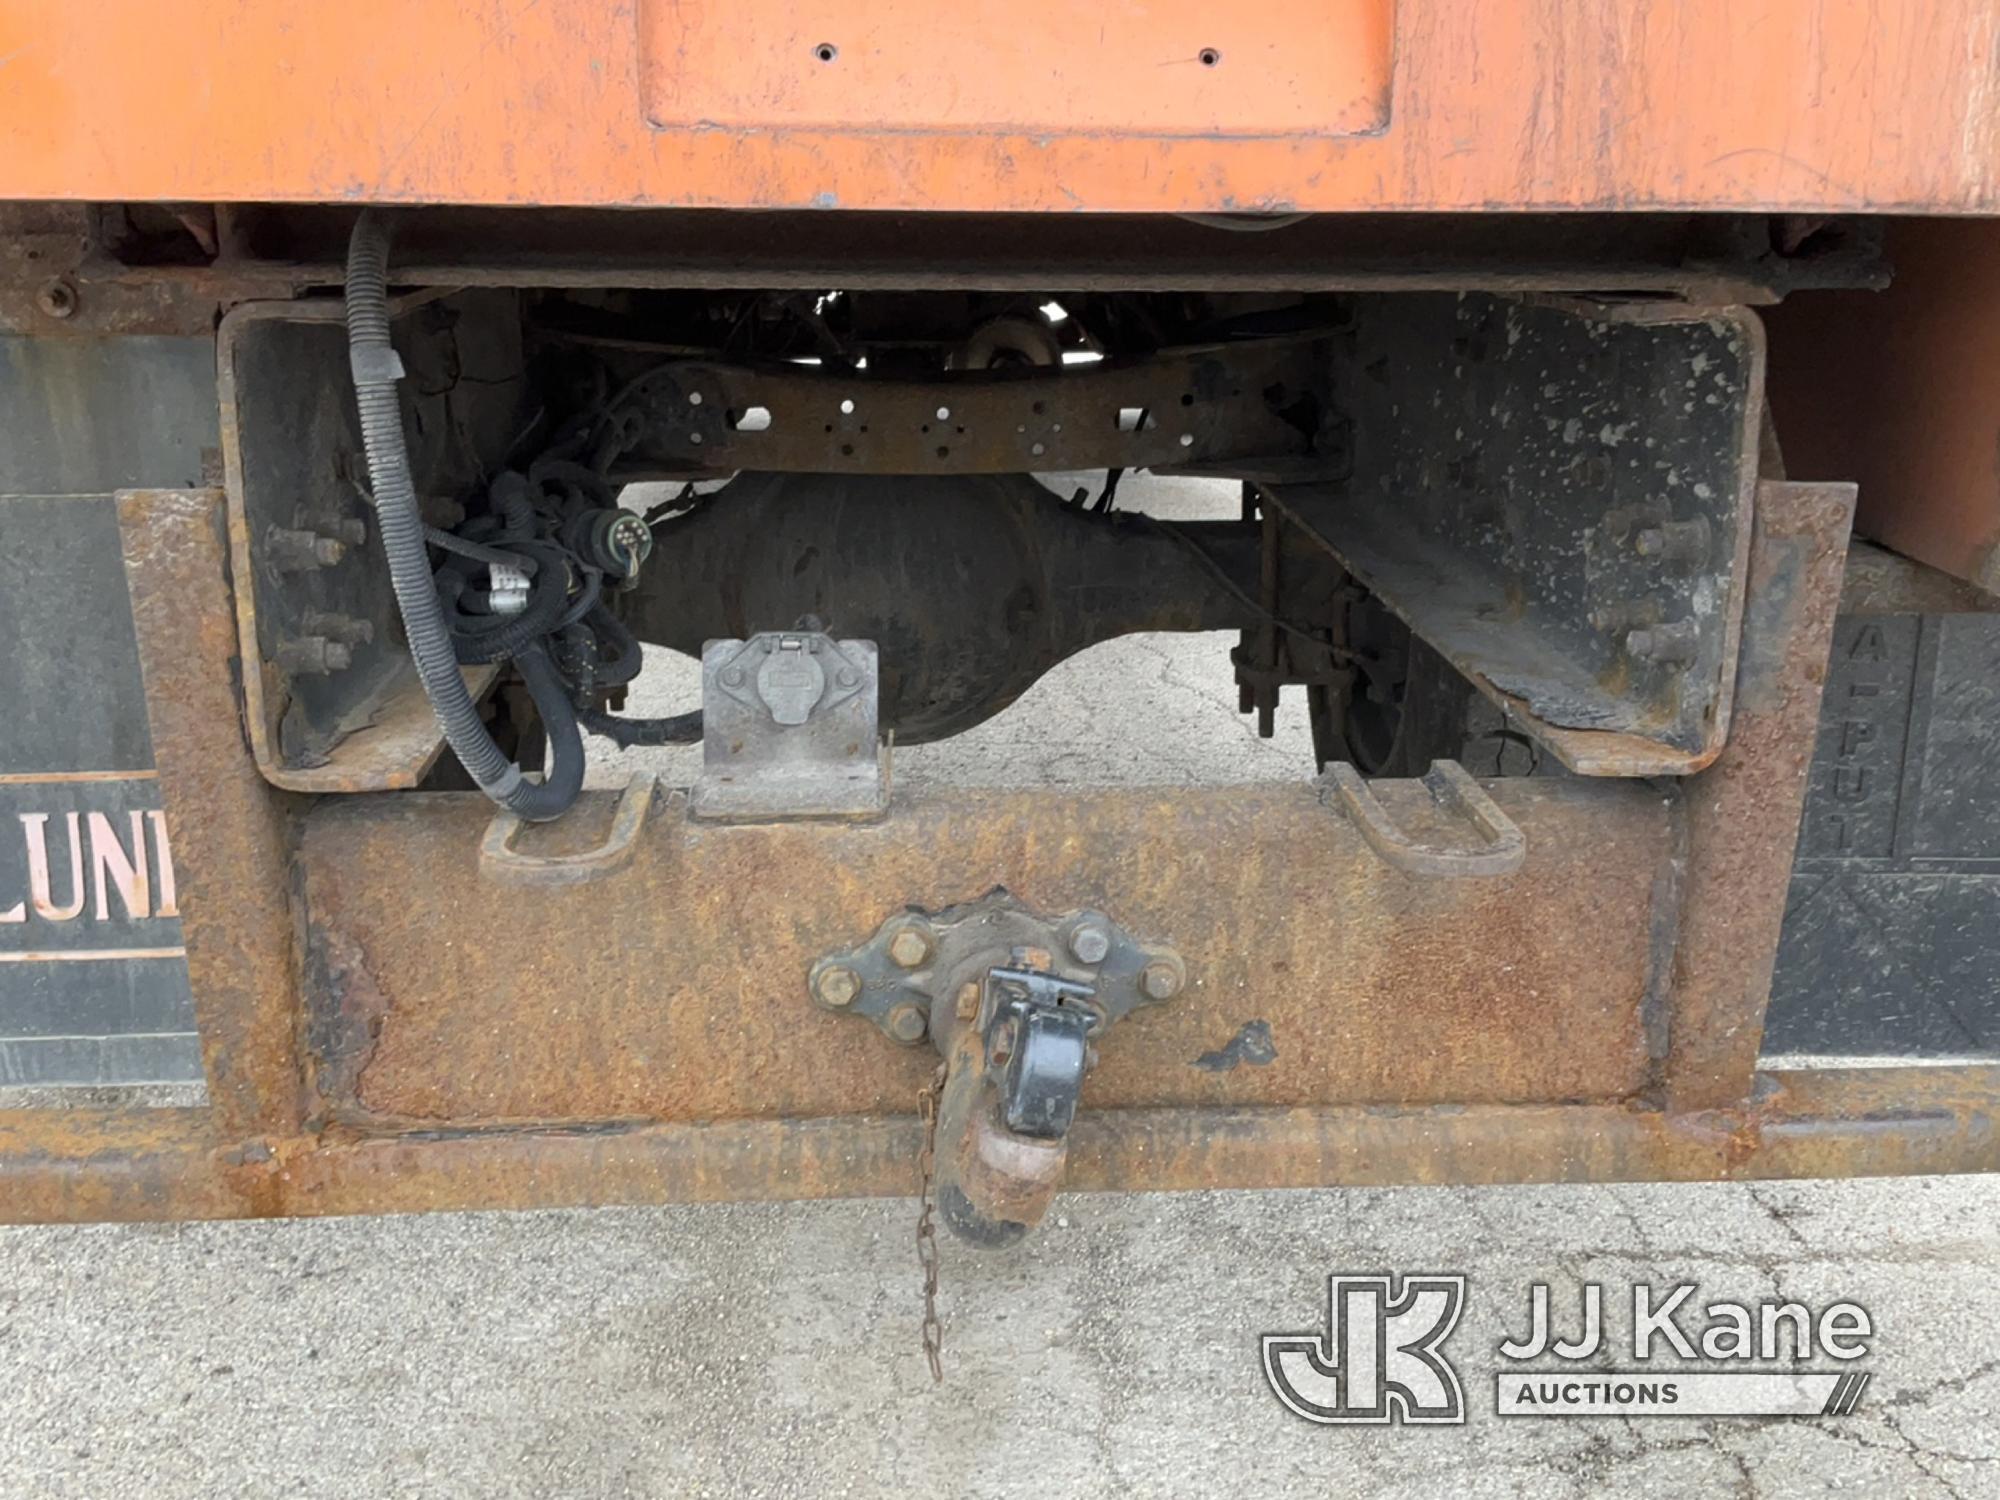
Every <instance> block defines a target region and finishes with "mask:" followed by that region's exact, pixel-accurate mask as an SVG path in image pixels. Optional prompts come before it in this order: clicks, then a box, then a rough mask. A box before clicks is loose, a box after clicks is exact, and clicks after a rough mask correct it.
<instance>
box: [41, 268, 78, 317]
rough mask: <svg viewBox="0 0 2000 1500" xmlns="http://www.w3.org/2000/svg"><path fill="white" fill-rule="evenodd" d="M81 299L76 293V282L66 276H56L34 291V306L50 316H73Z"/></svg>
mask: <svg viewBox="0 0 2000 1500" xmlns="http://www.w3.org/2000/svg"><path fill="white" fill-rule="evenodd" d="M81 303H82V299H81V298H79V297H78V296H77V294H76V283H75V282H73V281H71V280H70V279H69V278H68V277H67V276H58V277H57V278H56V279H55V280H54V281H51V282H49V283H48V284H47V285H46V286H44V287H43V288H42V289H41V290H40V291H39V292H37V293H35V306H37V307H39V308H40V309H41V310H42V311H43V312H45V313H47V314H48V315H49V316H50V317H52V318H73V317H75V316H76V310H77V308H78V307H79V306H80V305H81Z"/></svg>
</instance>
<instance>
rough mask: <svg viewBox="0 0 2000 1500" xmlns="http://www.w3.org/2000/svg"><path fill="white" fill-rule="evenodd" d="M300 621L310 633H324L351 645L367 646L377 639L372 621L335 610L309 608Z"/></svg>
mask: <svg viewBox="0 0 2000 1500" xmlns="http://www.w3.org/2000/svg"><path fill="white" fill-rule="evenodd" d="M299 623H300V624H301V625H303V626H304V627H305V630H306V633H307V634H308V635H323V636H325V637H327V639H329V640H334V641H340V642H342V643H343V644H345V645H349V646H365V645H367V644H368V643H369V642H370V641H372V640H374V639H375V626H374V624H373V623H372V622H370V621H368V620H362V619H358V618H356V617H355V616H353V615H343V614H340V613H339V612H337V611H335V610H326V609H309V610H307V611H306V612H305V613H304V614H303V615H301V616H299Z"/></svg>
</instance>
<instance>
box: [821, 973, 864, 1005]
mask: <svg viewBox="0 0 2000 1500" xmlns="http://www.w3.org/2000/svg"><path fill="white" fill-rule="evenodd" d="M813 993H814V994H816V995H817V996H819V1001H820V1004H822V1005H830V1006H832V1007H833V1008H834V1009H835V1010H842V1009H845V1008H846V1007H847V1006H850V1005H852V1004H853V1003H854V997H855V996H856V995H858V994H860V993H861V976H860V975H858V974H856V973H855V972H854V971H853V970H852V969H849V968H845V967H842V966H841V965H838V964H836V965H834V967H832V968H830V969H822V970H821V971H820V975H819V978H818V979H816V980H814V981H813Z"/></svg>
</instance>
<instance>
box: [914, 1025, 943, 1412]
mask: <svg viewBox="0 0 2000 1500" xmlns="http://www.w3.org/2000/svg"><path fill="white" fill-rule="evenodd" d="M944 1076H945V1064H943V1063H939V1064H938V1068H937V1072H935V1073H933V1074H932V1075H931V1081H930V1082H929V1083H927V1084H925V1085H924V1086H923V1088H922V1090H921V1091H919V1093H918V1094H917V1115H918V1117H919V1118H920V1119H921V1120H922V1121H923V1123H924V1145H923V1149H922V1150H921V1151H920V1152H918V1153H917V1174H918V1178H919V1181H920V1184H921V1186H920V1191H921V1192H922V1194H923V1209H922V1211H921V1212H919V1213H918V1215H917V1264H918V1265H920V1266H922V1267H923V1270H924V1358H925V1359H926V1360H928V1361H930V1367H931V1379H932V1380H934V1381H936V1382H938V1383H939V1384H942V1383H943V1382H944V1324H942V1323H941V1322H939V1321H938V1310H937V1289H938V1242H937V1226H936V1225H935V1224H933V1223H932V1222H931V1211H932V1209H933V1208H935V1207H936V1193H935V1187H936V1183H935V1180H934V1179H935V1177H936V1168H937V1116H938V1096H939V1095H940V1094H942V1093H943V1092H944Z"/></svg>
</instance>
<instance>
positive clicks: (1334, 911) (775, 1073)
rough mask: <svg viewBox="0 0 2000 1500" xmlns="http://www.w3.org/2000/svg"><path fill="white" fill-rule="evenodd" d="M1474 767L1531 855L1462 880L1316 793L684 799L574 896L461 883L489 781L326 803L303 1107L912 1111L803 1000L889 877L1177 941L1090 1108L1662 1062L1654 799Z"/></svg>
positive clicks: (1628, 1068)
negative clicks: (1244, 1055) (1254, 1027)
mask: <svg viewBox="0 0 2000 1500" xmlns="http://www.w3.org/2000/svg"><path fill="white" fill-rule="evenodd" d="M1487 790H1488V791H1489V793H1490V795H1491V796H1492V798H1493V800H1494V802H1495V803H1496V804H1497V805H1498V806H1499V807H1500V808H1501V809H1502V810H1503V811H1504V812H1505V814H1506V816H1507V817H1508V818H1510V819H1511V820H1512V821H1513V822H1514V823H1515V824H1517V825H1518V826H1519V827H1520V828H1521V830H1522V831H1523V832H1524V834H1525V835H1526V843H1527V850H1528V852H1527V855H1526V859H1525V862H1524V863H1523V865H1522V867H1521V868H1520V870H1519V871H1518V872H1516V873H1515V874H1513V875H1508V876H1501V877H1496V878H1492V879H1485V880H1425V879H1420V878H1415V877H1412V876H1409V875H1405V874H1401V873H1398V872H1396V871H1394V870H1392V869H1390V868H1389V867H1388V866H1386V865H1385V864H1383V863H1382V861H1381V860H1380V859H1379V858H1378V856H1377V855H1376V854H1375V853H1374V852H1372V851H1371V850H1370V848H1369V846H1368V844H1367V842H1366V841H1365V839H1364V838H1363V836H1362V835H1361V833H1360V832H1358V831H1357V830H1356V828H1355V827H1354V825H1353V823H1352V822H1351V821H1350V820H1349V819H1348V817H1347V816H1346V815H1345V814H1344V813H1343V812H1342V811H1341V810H1340V808H1339V806H1338V804H1337V803H1336V802H1335V801H1334V800H1333V798H1332V797H1331V795H1330V794H1325V793H1323V792H1322V790H1321V789H1319V788H1316V787H1315V786H1313V785H1311V784H1308V783H1296V784H1289V785H1266V786H1241V787H1215V788H1208V789H1204V790H1201V791H1196V792H1190V791H1185V790H1181V789H1174V790H1171V791H1167V790H1119V791H1106V790H1092V791H1088V792H1079V791H1060V790H1049V789H1033V790H1023V791H993V792H958V791H955V792H937V793H932V794H929V795H926V796H923V797H921V798H917V797H912V798H909V799H906V800H905V801H904V802H903V803H902V804H900V805H899V806H898V807H897V808H896V809H895V811H894V813H893V815H892V816H891V817H890V819H889V820H888V821H887V822H885V823H883V824H880V825H876V826H872V827H855V826H851V825H841V824H833V823H804V822H793V823H781V824H764V825H742V826H731V827H716V826H708V825H702V824H697V823H692V822H690V821H688V819H687V817H686V814H685V810H684V808H682V807H681V806H680V805H679V804H677V803H676V804H670V805H668V806H666V807H664V808H663V809H662V810H661V811H659V812H657V813H656V814H655V815H654V816H653V818H652V819H651V820H650V821H649V822H648V823H647V824H646V826H645V828H644V829H643V831H641V832H640V833H639V835H638V837H637V839H636V841H635V846H634V848H633V850H632V853H631V855H630V859H629V863H627V864H626V866H625V867H624V868H623V869H621V870H619V871H618V872H617V873H615V874H613V875H610V876H607V877H606V878H604V879H602V880H598V881H595V882H592V883H590V884H588V885H585V886H570V887H563V888H534V887H523V886H521V885H519V884H518V883H515V882H496V881H489V880H483V879H480V878H479V877H478V875H477V873H476V871H477V862H476V855H477V851H478V849H479V847H480V841H481V838H482V835H483V834H484V833H485V831H486V829H487V826H488V821H489V819H490V817H491V815H492V809H491V806H490V804H488V803H487V802H486V801H485V800H484V799H483V798H480V797H478V796H476V795H472V794H426V793H416V794H402V795H398V796H394V797H378V798H342V799H339V800H337V801H328V802H324V803H321V804H319V805H318V806H317V807H316V808H315V809H314V810H313V812H312V813H311V814H310V816H309V817H308V818H307V819H306V822H305V829H304V836H303V839H302V841H301V846H300V851H299V866H300V869H301V871H302V886H301V890H302V896H303V901H304V908H305V911H304V915H305V926H306V931H307V933H308V940H307V941H308V947H309V951H311V952H312V953H315V954H318V955H322V956H323V959H324V961H322V962H315V963H313V964H312V965H310V966H309V973H308V980H307V995H306V1006H307V1012H308V1014H309V1016H310V1017H311V1026H312V1035H313V1037H314V1039H315V1044H316V1046H317V1047H318V1048H319V1049H320V1051H321V1053H322V1057H321V1063H322V1082H323V1085H324V1086H326V1087H327V1088H328V1090H329V1092H328V1095H327V1098H326V1100H325V1103H326V1105H327V1106H328V1107H329V1108H330V1109H331V1111H332V1113H333V1115H334V1117H336V1118H339V1119H343V1120H347V1121H350V1122H352V1123H355V1124H357V1125H364V1126H380V1125H385V1124H416V1123H429V1124H438V1125H449V1126H468V1125H482V1124H487V1125H490V1124H496V1123H521V1122H550V1121H557V1120H571V1119H575V1120H605V1119H624V1118H652V1119H681V1120H693V1119H731V1118H744V1117H776V1116H795V1117H811V1116H820V1115H843V1114H858V1113H887V1112H893V1111H898V1110H902V1109H906V1108H908V1101H909V1100H911V1099H913V1098H914V1097H915V1096H916V1092H917V1089H918V1087H919V1085H920V1084H921V1083H922V1082H923V1080H924V1077H925V1075H926V1073H927V1070H928V1068H929V1067H930V1066H931V1065H933V1064H934V1062H935V1059H934V1058H929V1059H926V1058H925V1057H923V1056H920V1055H918V1054H917V1053H915V1052H911V1051H904V1050H901V1049H897V1048H893V1047H889V1046H886V1045H884V1043H883V1039H882V1038H881V1036H880V1035H878V1034H877V1033H876V1032H874V1031H873V1030H872V1029H871V1028H867V1027H857V1026H853V1025H849V1024H845V1023H844V1018H843V1017H840V1016H838V1015H834V1014H830V1013H828V1012H826V1011H825V1010H823V1009H822V1008H820V1007H817V1006H815V1005H813V1004H812V1003H811V1001H810V999H809V998H808V996H807V994H806V989H805V985H806V976H807V974H808V972H809V970H810V969H811V967H812V964H813V962H814V960H815V959H816V958H818V957H819V956H820V955H822V954H824V953H828V952H832V951H835V950H838V949H842V948H845V947H847V946H849V945H850V944H852V943H854V942H855V941H857V940H858V939H860V938H863V937H865V936H866V935H867V934H868V933H869V932H871V931H873V930H874V929H875V928H876V927H878V926H879V925H880V924H881V923H882V922H883V921H884V920H885V919H886V918H888V917H889V916H891V915H893V914H894V913H895V912H897V911H900V910H902V909H903V908H904V907H905V906H906V905H907V904H909V903H910V902H912V901H918V902H921V903H924V904H928V905H939V904H948V903H950V902H953V901H959V900H969V899H972V898H974V897H977V896H979V895H980V894H982V893H984V892H986V891H988V890H991V889H992V888H993V887H994V886H995V885H996V884H999V885H1004V886H1005V887H1006V888H1007V889H1008V890H1010V891H1012V892H1013V893H1014V894H1015V895H1016V896H1017V897H1019V898H1020V899H1021V900H1022V901H1023V902H1026V903H1028V904H1029V905H1032V906H1035V907H1037V908H1039V909H1042V910H1052V911H1063V910H1074V909H1082V908H1089V909H1093V910H1099V911H1105V912H1111V913H1115V914H1116V915H1117V917H1118V920H1119V921H1120V922H1122V923H1126V924H1129V925H1130V926H1131V927H1132V928H1133V930H1136V931H1144V932H1148V933H1161V934H1171V935H1172V938H1173V942H1174V945H1175V947H1176V948H1177V949H1178V950H1179V951H1180V952H1181V953H1183V954H1184V955H1185V956H1186V957H1187V960H1188V963H1189V968H1190V971H1191V983H1190V986H1189V993H1188V995H1187V997H1186V1002H1187V1003H1184V1004H1176V1005H1174V1006H1171V1007H1161V1008H1159V1009H1157V1010H1149V1011H1148V1012H1147V1013H1146V1014H1145V1015H1143V1016H1140V1017H1135V1018H1134V1019H1133V1020H1132V1021H1131V1022H1130V1024H1127V1025H1121V1026H1120V1027H1119V1028H1118V1030H1117V1033H1116V1034H1115V1035H1114V1036H1113V1037H1111V1038H1110V1039H1109V1041H1108V1042H1107V1044H1106V1045H1105V1047H1104V1049H1103V1061H1102V1065H1101V1066H1100V1067H1099V1068H1098V1069H1097V1070H1096V1071H1094V1072H1093V1073H1092V1074H1091V1076H1090V1079H1089V1081H1088V1083H1087V1084H1086V1086H1085V1090H1084V1107H1085V1109H1086V1111H1089V1110H1096V1109H1105V1108H1124V1107H1145V1106H1154V1107H1156V1106H1194V1105H1203V1104H1230V1105H1307V1104H1327V1103H1336V1102H1350V1103H1351V1102H1364V1101H1365V1102H1380V1103H1446V1102H1449V1103H1453V1104H1470V1103H1498V1102H1521V1101H1527V1100H1536V1099H1589V1100H1612V1099H1621V1098H1624V1097H1627V1096H1629V1095H1631V1094H1633V1093H1635V1092H1637V1091H1639V1090H1641V1089H1643V1088H1645V1087H1647V1086H1648V1084H1649V1081H1650V1078H1651V1064H1650V1061H1649V1058H1648V1054H1647V1048H1646V1044H1645V1038H1644V1032H1643V1023H1642V1019H1641V1014H1640V1009H1641V1008H1640V997H1641V995H1642V994H1643V992H1644V989H1645V983H1646V973H1647V964H1648V932H1649V927H1650V922H1651V917H1650V910H1649V908H1650V902H1651V900H1652V884H1653V876H1654V872H1655V870H1656V868H1657V866H1658V865H1659V863H1660V861H1661V860H1662V859H1663V858H1664V857H1665V855H1666V850H1667V842H1668V835H1669V829H1668V821H1667V816H1666V810H1665V808H1664V806H1663V805H1662V802H1661V800H1660V798H1659V797H1658V795H1657V794H1656V793H1654V792H1653V791H1652V790H1651V789H1650V788H1646V787H1641V786H1636V785H1632V784H1627V783H1592V782H1584V781H1581V780H1576V781H1549V782H1543V781H1526V780H1510V781H1501V782H1496V783H1492V784H1490V785H1489V786H1488V788H1487ZM1375 791H1376V794H1377V796H1378V797H1379V798H1380V800H1381V802H1382V803H1383V805H1384V807H1385V808H1386V809H1387V811H1388V814H1389V815H1390V816H1392V817H1394V818H1395V819H1396V820H1397V821H1398V823H1399V824H1400V825H1401V826H1403V827H1405V828H1408V829H1410V830H1411V831H1412V833H1413V835H1414V836H1419V837H1427V838H1429V837H1445V836H1449V837H1458V836H1459V835H1460V829H1459V827H1458V825H1457V823H1456V821H1455V820H1454V819H1453V818H1452V816H1451V815H1450V814H1449V813H1448V812H1447V811H1446V810H1444V809H1442V808H1440V807H1439V805H1438V804H1437V802H1436V800H1435V799H1434V798H1433V797H1432V796H1431V795H1430V793H1429V792H1428V791H1427V790H1426V789H1425V787H1424V786H1423V784H1422V783H1420V782H1415V781H1393V780H1392V781H1381V782H1377V783H1376V784H1375ZM616 805H617V798H616V796H615V795H612V794H603V795H589V794H587V795H586V797H585V798H584V800H583V801H582V802H581V803H580V804H579V806H578V808H577V810H576V811H575V813H573V814H572V815H571V816H570V817H569V818H566V819H564V820H563V821H562V822H561V823H559V824H555V825H548V826H538V827H534V828H529V829H525V830H523V831H522V833H521V836H520V838H519V840H518V841H517V842H518V844H519V845H520V846H521V848H522V850H523V852H524V853H527V854H549V855H556V854H561V853H565V852H574V851H576V850H581V849H587V848H591V847H594V846H596V845H597V844H599V843H601V842H602V841H603V839H604V837H605V834H606V831H607V829H608V828H609V827H610V826H611V821H612V819H613V817H614V815H615V809H616ZM336 960H337V962H336ZM358 996H365V997H366V998H365V999H361V998H357V997H358ZM1259 1020H1261V1021H1264V1022H1266V1023H1268V1024H1269V1025H1270V1027H1271V1030H1272V1032H1273V1034H1274V1035H1277V1036H1282V1037H1284V1038H1285V1039H1286V1040H1285V1043H1284V1045H1283V1046H1282V1047H1281V1049H1280V1051H1279V1054H1278V1057H1277V1059H1276V1060H1275V1062H1273V1063H1272V1064H1271V1065H1270V1066H1268V1067H1259V1068H1241V1069H1236V1070H1234V1071H1231V1072H1226V1073H1213V1072H1207V1071H1203V1070H1200V1069H1195V1068H1190V1067H1188V1066H1187V1061H1188V1059H1189V1058H1192V1057H1196V1056H1199V1055H1200V1054H1202V1053H1204V1052H1206V1051H1208V1050H1209V1049H1210V1048H1212V1047H1213V1046H1214V1044H1215V1038H1216V1037H1217V1036H1218V1035H1220V1036H1228V1035H1229V1034H1231V1033H1232V1032H1234V1031H1235V1030H1237V1029H1238V1028H1240V1027H1241V1026H1242V1025H1244V1024H1245V1023H1246V1022H1250V1021H1259Z"/></svg>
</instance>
